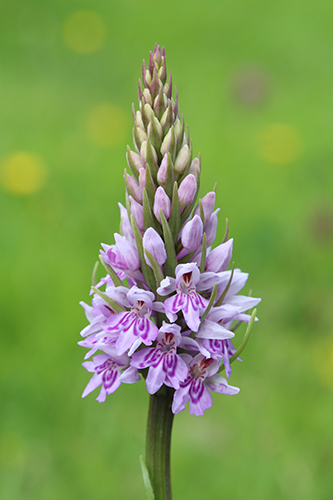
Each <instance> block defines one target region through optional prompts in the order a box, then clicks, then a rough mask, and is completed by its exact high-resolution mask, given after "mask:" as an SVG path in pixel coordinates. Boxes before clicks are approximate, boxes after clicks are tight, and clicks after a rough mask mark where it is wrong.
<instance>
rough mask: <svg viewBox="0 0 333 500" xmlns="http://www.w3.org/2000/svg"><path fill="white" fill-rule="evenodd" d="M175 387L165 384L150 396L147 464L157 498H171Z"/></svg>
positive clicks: (165, 499)
mask: <svg viewBox="0 0 333 500" xmlns="http://www.w3.org/2000/svg"><path fill="white" fill-rule="evenodd" d="M173 393H174V389H171V388H170V387H166V386H165V385H163V386H162V387H161V389H160V390H159V391H158V392H157V393H156V394H153V395H152V396H150V400H149V410H148V421H147V440H146V465H147V469H148V472H149V477H150V481H151V484H152V487H153V491H154V498H155V500H171V499H172V494H171V479H170V447H171V430H172V423H173V416H174V415H173V413H172V411H171V404H172V398H173Z"/></svg>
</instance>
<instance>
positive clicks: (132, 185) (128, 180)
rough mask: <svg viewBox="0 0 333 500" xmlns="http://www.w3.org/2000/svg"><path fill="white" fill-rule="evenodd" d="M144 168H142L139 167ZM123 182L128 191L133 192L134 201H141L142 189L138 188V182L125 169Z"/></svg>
mask: <svg viewBox="0 0 333 500" xmlns="http://www.w3.org/2000/svg"><path fill="white" fill-rule="evenodd" d="M140 170H144V169H140ZM125 184H126V186H127V187H128V188H129V191H130V192H131V193H132V194H133V196H134V198H135V199H136V201H138V202H139V203H142V189H141V188H140V186H139V184H138V183H137V181H136V180H135V179H133V177H131V176H130V175H128V173H127V172H126V170H125Z"/></svg>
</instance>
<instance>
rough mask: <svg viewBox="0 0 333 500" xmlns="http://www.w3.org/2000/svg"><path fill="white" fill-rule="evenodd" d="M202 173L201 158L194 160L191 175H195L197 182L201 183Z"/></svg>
mask: <svg viewBox="0 0 333 500" xmlns="http://www.w3.org/2000/svg"><path fill="white" fill-rule="evenodd" d="M200 172H201V165H200V160H199V158H194V160H192V163H191V166H190V174H193V175H194V177H195V178H196V180H197V182H199V179H200Z"/></svg>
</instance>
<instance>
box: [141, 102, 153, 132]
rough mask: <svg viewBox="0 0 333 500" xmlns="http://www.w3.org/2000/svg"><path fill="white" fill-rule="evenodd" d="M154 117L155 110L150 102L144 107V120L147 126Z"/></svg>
mask: <svg viewBox="0 0 333 500" xmlns="http://www.w3.org/2000/svg"><path fill="white" fill-rule="evenodd" d="M153 117H154V111H153V110H152V107H151V106H150V104H145V105H144V106H143V107H142V120H143V122H144V124H145V126H146V127H147V126H148V123H149V122H150V120H152V119H153Z"/></svg>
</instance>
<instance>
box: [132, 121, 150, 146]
mask: <svg viewBox="0 0 333 500" xmlns="http://www.w3.org/2000/svg"><path fill="white" fill-rule="evenodd" d="M147 139H148V136H147V134H146V132H144V130H142V128H140V127H136V126H135V125H134V127H133V140H134V144H135V145H136V147H137V150H138V151H140V148H141V144H142V143H143V142H144V141H146V140H147Z"/></svg>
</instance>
